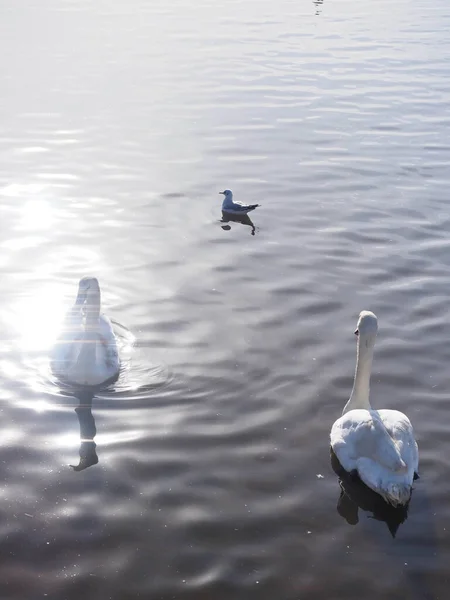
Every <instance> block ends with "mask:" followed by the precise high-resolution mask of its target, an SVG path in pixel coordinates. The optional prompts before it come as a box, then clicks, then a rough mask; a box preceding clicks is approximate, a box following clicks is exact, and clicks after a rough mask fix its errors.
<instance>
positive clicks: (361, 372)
mask: <svg viewBox="0 0 450 600" xmlns="http://www.w3.org/2000/svg"><path fill="white" fill-rule="evenodd" d="M374 345H375V340H374V339H373V340H371V339H364V338H359V339H358V350H357V354H356V370H355V378H354V381H353V389H352V393H351V395H350V400H349V401H348V402H347V404H346V405H345V408H344V411H343V414H344V413H346V412H348V411H349V410H354V409H358V408H363V409H366V410H371V409H372V407H371V406H370V401H369V395H370V374H371V371H372V361H373V350H374Z"/></svg>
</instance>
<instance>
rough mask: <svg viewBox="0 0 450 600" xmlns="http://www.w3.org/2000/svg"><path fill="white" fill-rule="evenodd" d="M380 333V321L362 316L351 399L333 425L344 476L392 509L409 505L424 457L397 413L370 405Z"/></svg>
mask: <svg viewBox="0 0 450 600" xmlns="http://www.w3.org/2000/svg"><path fill="white" fill-rule="evenodd" d="M377 331H378V320H377V317H376V316H375V315H374V314H373V313H372V312H369V311H363V312H362V313H361V314H360V316H359V320H358V326H357V329H356V331H355V333H356V334H357V335H358V352H357V361H356V372H355V380H354V384H353V390H352V394H351V396H350V400H349V401H348V402H347V404H346V405H345V407H344V410H343V413H342V416H341V417H340V418H339V419H338V420H337V421H336V422H335V423H334V425H333V427H332V429H331V434H330V440H331V447H332V448H333V451H334V452H335V454H336V456H337V458H338V459H339V462H340V463H341V465H342V467H343V468H344V470H345V471H348V472H356V473H357V474H358V475H359V477H360V478H361V480H362V481H363V482H364V483H365V484H366V485H367V486H368V487H369V488H370V489H372V490H373V491H374V492H377V493H378V494H380V496H382V497H383V498H384V499H385V500H386V501H387V502H388V503H389V504H392V505H393V506H401V505H405V504H407V503H408V501H409V499H410V497H411V492H412V484H413V481H414V479H416V478H417V477H418V475H417V470H418V464H419V452H418V448H417V443H416V440H415V438H414V431H413V428H412V425H411V423H410V421H409V419H408V417H407V416H406V415H404V414H403V413H401V412H399V411H397V410H388V409H384V410H374V409H373V408H372V407H371V405H370V402H369V384H370V372H371V367H372V359H373V349H374V345H375V339H376V335H377Z"/></svg>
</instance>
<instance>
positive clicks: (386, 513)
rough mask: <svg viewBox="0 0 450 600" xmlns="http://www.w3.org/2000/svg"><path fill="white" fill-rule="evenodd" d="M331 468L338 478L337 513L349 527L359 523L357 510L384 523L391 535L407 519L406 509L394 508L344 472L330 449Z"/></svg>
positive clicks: (357, 479)
mask: <svg viewBox="0 0 450 600" xmlns="http://www.w3.org/2000/svg"><path fill="white" fill-rule="evenodd" d="M330 459H331V468H332V469H333V471H334V472H335V473H336V475H337V476H338V477H339V485H340V487H341V493H340V495H339V499H338V503H337V511H338V513H339V514H340V515H341V517H342V518H344V519H345V520H346V521H347V523H348V524H349V525H356V524H357V523H359V509H361V510H363V511H365V512H368V513H372V515H371V516H370V517H369V518H371V519H375V520H377V521H384V522H385V523H386V525H387V527H388V529H389V531H390V533H391V535H392V537H393V538H395V535H396V533H397V531H398V528H399V527H400V525H401V524H402V523H404V522H405V521H406V519H407V518H408V507H409V504H407V505H406V506H401V507H394V506H391V505H390V504H388V503H387V502H385V501H384V500H383V498H382V497H381V496H380V495H379V494H376V493H375V492H374V491H372V490H371V489H369V488H368V487H367V486H366V485H365V484H364V483H363V482H362V481H361V480H360V479H359V478H357V477H354V476H352V475H350V474H349V473H347V471H345V470H344V469H343V468H342V466H341V464H340V462H339V460H338V458H337V456H336V454H335V453H334V452H333V450H332V449H330Z"/></svg>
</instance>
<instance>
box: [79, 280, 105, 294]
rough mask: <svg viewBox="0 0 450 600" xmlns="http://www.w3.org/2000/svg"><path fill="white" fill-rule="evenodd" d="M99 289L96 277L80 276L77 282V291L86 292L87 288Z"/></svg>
mask: <svg viewBox="0 0 450 600" xmlns="http://www.w3.org/2000/svg"><path fill="white" fill-rule="evenodd" d="M99 289H100V286H99V283H98V279H97V277H82V278H81V279H80V282H79V284H78V293H80V292H81V293H85V294H86V293H87V291H88V290H94V291H97V290H99Z"/></svg>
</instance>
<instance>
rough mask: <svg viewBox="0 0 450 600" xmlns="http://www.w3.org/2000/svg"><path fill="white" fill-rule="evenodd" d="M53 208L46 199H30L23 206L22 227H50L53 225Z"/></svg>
mask: <svg viewBox="0 0 450 600" xmlns="http://www.w3.org/2000/svg"><path fill="white" fill-rule="evenodd" d="M53 220H54V217H53V210H52V205H51V204H50V202H47V201H46V200H28V201H27V202H25V204H24V205H23V207H22V219H21V222H20V229H27V230H33V229H48V228H49V227H51V226H52V225H53Z"/></svg>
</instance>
